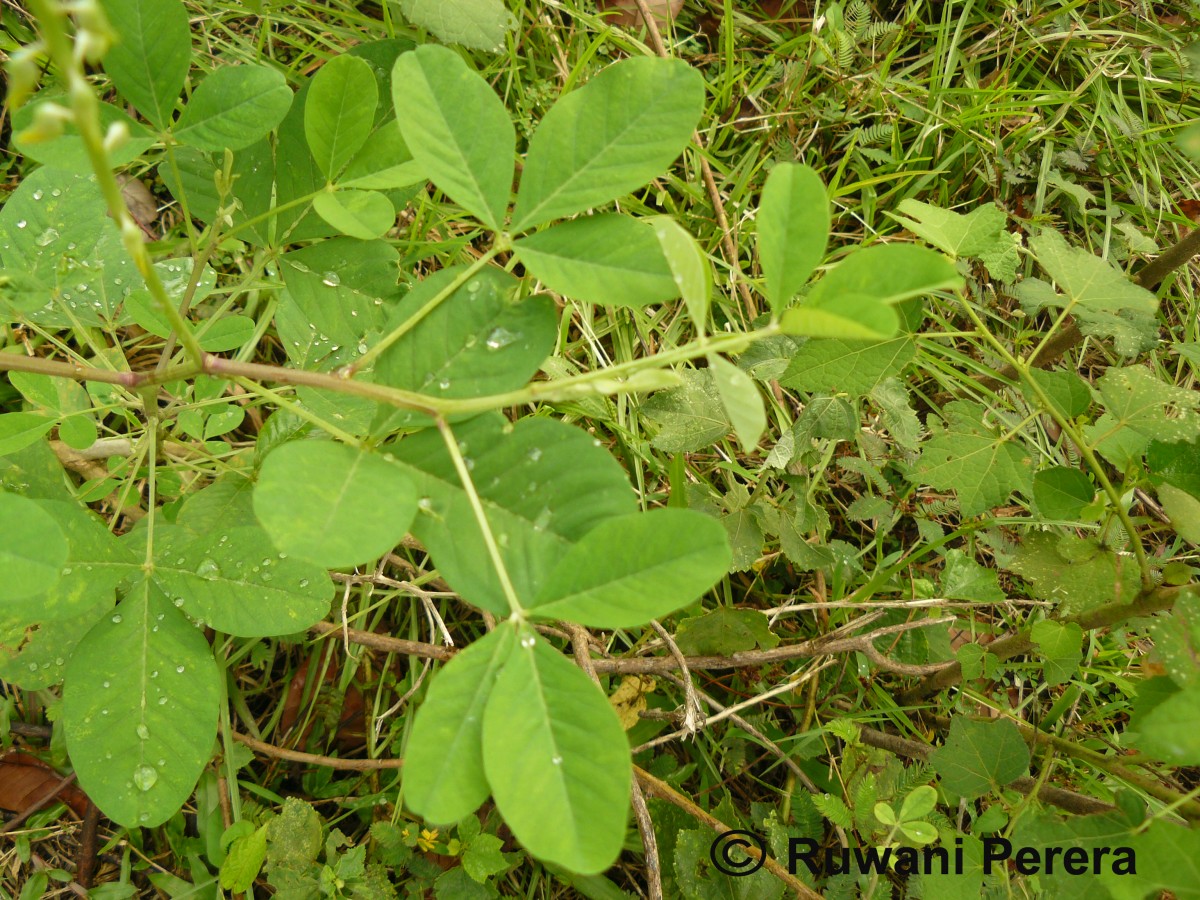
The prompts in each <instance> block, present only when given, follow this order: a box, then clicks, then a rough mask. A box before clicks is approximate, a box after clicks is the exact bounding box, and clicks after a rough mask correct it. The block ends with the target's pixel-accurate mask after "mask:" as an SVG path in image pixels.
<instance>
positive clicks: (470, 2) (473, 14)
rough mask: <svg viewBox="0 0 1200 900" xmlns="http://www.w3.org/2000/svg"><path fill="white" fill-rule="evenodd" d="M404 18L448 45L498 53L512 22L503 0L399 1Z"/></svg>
mask: <svg viewBox="0 0 1200 900" xmlns="http://www.w3.org/2000/svg"><path fill="white" fill-rule="evenodd" d="M400 8H401V9H402V10H403V11H404V17H405V18H406V19H408V20H409V21H410V22H412V23H413V24H414V25H419V26H420V27H422V28H428V29H429V30H430V31H432V32H433V33H434V34H436V35H437V36H438V37H439V38H441V39H442V40H443V41H445V42H446V43H448V44H462V45H463V46H464V47H470V48H471V49H472V50H490V51H492V52H493V53H498V52H499V51H500V50H501V48H502V47H503V45H504V35H505V34H506V33H507V32H509V31H511V30H512V28H513V27H514V25H515V21H516V20H515V19H514V18H513V16H512V14H511V13H510V12H509V11H508V8H507V7H506V6H505V5H504V3H503V2H502V0H400Z"/></svg>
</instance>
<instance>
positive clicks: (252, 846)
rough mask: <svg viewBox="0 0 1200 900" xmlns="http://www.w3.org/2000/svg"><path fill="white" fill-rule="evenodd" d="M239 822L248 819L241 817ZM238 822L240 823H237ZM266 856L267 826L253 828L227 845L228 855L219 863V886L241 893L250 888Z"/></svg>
mask: <svg viewBox="0 0 1200 900" xmlns="http://www.w3.org/2000/svg"><path fill="white" fill-rule="evenodd" d="M241 822H247V824H248V820H246V819H242V820H241ZM239 824H240V823H239ZM266 858H267V826H266V825H263V826H261V827H260V828H255V829H254V830H253V831H251V832H250V833H249V834H244V835H242V836H241V837H239V838H237V839H236V840H235V841H234V842H233V843H232V844H231V845H230V846H229V855H228V856H226V857H225V861H224V862H223V863H221V887H223V888H225V890H227V891H234V892H236V893H243V892H245V891H248V890H249V889H250V886H251V885H252V884H254V881H255V879H257V878H258V873H259V872H261V871H262V866H263V863H264V862H265V861H266Z"/></svg>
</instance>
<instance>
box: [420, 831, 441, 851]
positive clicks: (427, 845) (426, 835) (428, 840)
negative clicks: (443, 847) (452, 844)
mask: <svg viewBox="0 0 1200 900" xmlns="http://www.w3.org/2000/svg"><path fill="white" fill-rule="evenodd" d="M437 839H438V832H437V829H436V828H434V829H429V828H422V829H421V837H420V838H418V839H417V846H418V847H420V848H421V849H422V850H426V851H429V850H432V849H433V845H434V844H435V843H437Z"/></svg>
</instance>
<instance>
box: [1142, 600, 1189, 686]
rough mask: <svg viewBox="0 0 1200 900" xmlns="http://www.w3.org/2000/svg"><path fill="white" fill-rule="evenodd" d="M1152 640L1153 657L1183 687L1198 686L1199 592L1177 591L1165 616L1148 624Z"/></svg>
mask: <svg viewBox="0 0 1200 900" xmlns="http://www.w3.org/2000/svg"><path fill="white" fill-rule="evenodd" d="M1149 630H1150V636H1151V637H1152V638H1153V639H1154V649H1153V651H1152V652H1153V657H1152V658H1153V659H1154V660H1155V661H1156V662H1159V663H1161V664H1162V666H1163V668H1165V669H1166V672H1167V675H1169V676H1170V677H1171V679H1172V680H1174V682H1175V683H1176V684H1178V685H1180V686H1182V687H1196V686H1200V595H1197V594H1196V592H1195V590H1185V591H1180V592H1179V596H1178V597H1177V598H1176V600H1175V605H1174V606H1172V607H1171V610H1170V611H1169V612H1168V613H1167V614H1165V615H1159V616H1155V617H1154V619H1153V620H1151V622H1150V626H1149Z"/></svg>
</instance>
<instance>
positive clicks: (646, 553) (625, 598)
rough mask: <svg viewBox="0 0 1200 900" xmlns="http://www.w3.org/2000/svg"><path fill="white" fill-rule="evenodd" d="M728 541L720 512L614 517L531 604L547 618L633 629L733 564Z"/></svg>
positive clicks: (685, 600) (578, 547) (571, 554)
mask: <svg viewBox="0 0 1200 900" xmlns="http://www.w3.org/2000/svg"><path fill="white" fill-rule="evenodd" d="M730 558H731V554H730V550H729V541H728V540H727V539H726V537H725V529H724V528H722V527H721V523H720V522H718V521H717V520H716V519H714V518H712V517H710V516H707V515H705V514H704V513H700V512H696V511H694V510H690V509H656V510H652V511H651V512H645V513H635V514H633V515H629V516H621V517H619V518H613V519H609V520H607V521H605V522H602V523H601V524H599V525H598V526H596V528H594V529H593V530H591V531H589V532H588V533H587V534H585V535H584V536H583V538H582V539H581V540H580V541H579V542H578V543H577V544H575V546H573V547H572V548H571V549H570V550H569V551H568V552H567V553H566V555H565V556H563V558H562V560H561V562H559V564H558V566H557V567H556V568H555V569H554V571H553V572H552V573H550V576H549V578H548V579H547V580H546V582H545V583H544V584H543V585H542V588H541V590H540V591H539V592H538V595H537V599H536V600H535V601H534V602H532V603H530V604H528V606H527V608H528V609H529V610H530V612H531V613H533V614H534V615H537V616H539V617H541V618H548V619H567V620H569V621H572V622H579V623H580V624H583V625H587V626H589V627H596V628H629V627H632V626H634V625H641V624H644V623H645V622H648V621H649V620H650V619H657V618H661V617H662V616H665V615H667V614H668V613H671V612H674V611H675V610H676V609H679V608H680V607H681V606H686V605H687V604H689V603H691V602H692V601H694V600H697V599H699V597H700V595H701V594H703V593H704V592H705V591H707V590H708V589H709V588H711V587H712V586H713V585H714V584H715V583H716V582H717V581H718V580H719V579H720V578H721V576H722V575H724V574H725V572H726V570H727V569H728V568H729V563H730Z"/></svg>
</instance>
